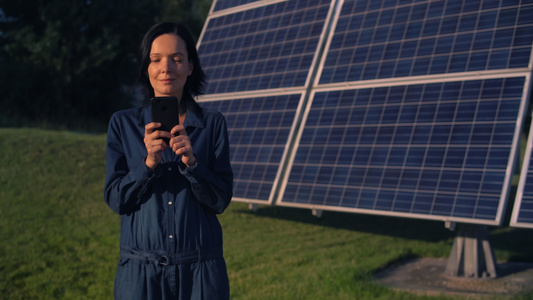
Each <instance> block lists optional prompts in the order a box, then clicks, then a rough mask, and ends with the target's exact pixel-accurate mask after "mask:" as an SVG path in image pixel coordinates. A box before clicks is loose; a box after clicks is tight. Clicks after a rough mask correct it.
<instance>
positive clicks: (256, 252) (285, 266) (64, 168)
mask: <svg viewBox="0 0 533 300" xmlns="http://www.w3.org/2000/svg"><path fill="white" fill-rule="evenodd" d="M0 149H1V151H0V240H1V241H2V242H1V243H0V299H112V296H113V279H114V275H115V268H116V265H117V262H118V246H119V245H118V240H119V217H118V215H116V214H114V213H113V212H112V211H111V210H110V209H109V208H108V207H107V205H106V204H105V203H104V200H103V185H104V173H105V135H85V134H78V133H72V132H58V131H44V130H38V129H0ZM220 221H221V223H222V226H223V229H224V241H225V245H224V251H225V257H226V261H227V264H228V272H229V276H230V284H231V294H232V299H444V297H429V296H427V297H423V296H414V295H412V294H409V293H404V292H397V291H394V290H391V289H388V288H385V287H382V286H379V285H377V284H376V283H375V282H374V281H373V280H372V277H373V274H374V273H375V272H376V271H378V270H380V269H382V268H385V267H387V266H389V265H391V264H393V263H395V262H398V261H401V260H402V259H405V258H409V257H447V256H448V255H449V252H450V250H451V245H452V242H453V237H454V233H453V232H450V231H448V230H447V229H445V228H444V224H443V223H441V222H436V221H425V220H414V219H404V218H391V217H379V216H370V215H360V214H347V213H337V212H324V214H323V216H322V218H321V219H316V218H315V217H313V216H312V215H311V212H310V211H308V210H303V209H292V208H282V207H262V208H261V209H260V210H259V211H257V212H252V211H250V210H248V208H247V205H246V204H243V203H232V204H231V205H230V207H229V208H228V210H227V211H226V212H225V213H224V214H222V215H221V216H220ZM532 238H533V230H526V229H516V228H491V241H492V244H493V247H494V251H495V254H496V257H497V259H498V260H499V261H521V262H533V239H532ZM532 298H533V297H532V296H531V295H524V296H519V297H516V299H532Z"/></svg>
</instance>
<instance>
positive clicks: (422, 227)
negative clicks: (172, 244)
mask: <svg viewBox="0 0 533 300" xmlns="http://www.w3.org/2000/svg"><path fill="white" fill-rule="evenodd" d="M238 211H239V212H240V213H247V214H253V215H255V216H258V217H265V218H275V219H281V220H289V221H295V222H300V223H306V224H313V225H320V226H326V227H333V228H339V229H346V230H353V231H363V232H367V233H371V234H379V235H388V236H395V237H399V238H405V239H416V240H426V241H431V242H438V241H442V240H447V239H450V238H453V237H454V236H455V234H454V232H452V231H450V230H448V229H446V228H445V227H444V223H443V222H439V221H429V220H421V219H409V218H401V217H388V216H377V215H367V214H356V213H344V212H335V211H323V212H322V216H321V217H320V218H318V217H316V216H314V215H313V214H312V213H311V211H310V210H309V209H300V208H291V207H280V206H266V207H260V208H259V209H258V210H257V211H255V212H254V211H252V210H247V209H241V210H238Z"/></svg>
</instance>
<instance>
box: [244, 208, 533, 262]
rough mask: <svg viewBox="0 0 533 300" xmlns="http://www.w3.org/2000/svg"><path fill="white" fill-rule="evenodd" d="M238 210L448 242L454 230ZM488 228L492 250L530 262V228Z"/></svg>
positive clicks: (430, 224) (391, 220)
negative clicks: (504, 252)
mask: <svg viewBox="0 0 533 300" xmlns="http://www.w3.org/2000/svg"><path fill="white" fill-rule="evenodd" d="M237 211H238V212H239V213H244V214H252V215H254V216H257V217H263V218H274V219H280V220H288V221H294V222H300V223H305V224H312V225H320V226H326V227H332V228H339V229H345V230H353V231H362V232H367V233H371V234H377V235H387V236H394V237H398V238H404V239H411V240H424V241H429V242H440V241H446V240H450V244H451V241H452V240H453V239H454V238H455V236H456V232H457V231H451V230H449V229H447V228H445V226H444V223H443V222H441V221H433V220H423V219H411V218H403V217H388V216H378V215H367V214H355V213H343V212H334V211H323V213H322V216H321V217H320V218H318V217H316V216H313V214H312V213H311V211H310V210H309V209H300V208H291V207H280V206H262V207H260V208H259V209H258V210H257V211H252V210H249V209H239V210H237ZM507 224H508V223H507ZM489 231H490V242H491V244H492V246H493V248H494V250H501V251H506V252H508V253H510V256H509V261H517V262H533V255H532V253H533V230H531V229H520V228H509V227H503V228H502V227H494V226H490V227H489ZM450 250H451V247H450Z"/></svg>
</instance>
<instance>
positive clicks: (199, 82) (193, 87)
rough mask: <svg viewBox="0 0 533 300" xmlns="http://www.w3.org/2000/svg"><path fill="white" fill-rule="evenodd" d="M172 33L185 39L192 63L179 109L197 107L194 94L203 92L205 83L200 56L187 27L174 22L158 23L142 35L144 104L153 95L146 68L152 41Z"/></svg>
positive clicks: (141, 68) (141, 78)
mask: <svg viewBox="0 0 533 300" xmlns="http://www.w3.org/2000/svg"><path fill="white" fill-rule="evenodd" d="M167 33H172V34H175V35H177V36H179V37H181V38H182V39H183V41H185V44H186V47H187V54H188V56H189V62H192V64H193V70H192V74H191V75H190V76H189V77H188V78H187V81H186V82H185V86H184V87H183V99H181V101H180V102H181V104H180V106H181V107H180V109H185V110H186V109H187V108H188V107H189V108H195V107H198V104H197V103H196V101H194V98H193V97H195V96H198V95H202V94H203V87H204V84H205V77H206V76H205V73H204V71H203V70H202V67H201V66H200V58H199V57H198V51H197V50H196V44H195V43H194V40H193V38H192V35H191V34H190V32H189V30H188V29H187V27H185V26H184V25H182V24H180V23H176V22H161V23H158V24H156V25H154V26H152V28H150V30H148V32H147V33H146V34H145V35H144V38H143V40H142V42H141V46H140V48H139V79H140V81H141V84H142V85H143V87H144V91H145V96H146V97H145V100H144V104H148V103H149V101H150V99H151V98H152V97H154V88H153V87H152V85H151V84H150V79H149V78H148V74H147V70H148V65H149V64H150V51H151V50H152V43H153V41H154V40H155V39H156V38H157V37H158V36H160V35H163V34H167Z"/></svg>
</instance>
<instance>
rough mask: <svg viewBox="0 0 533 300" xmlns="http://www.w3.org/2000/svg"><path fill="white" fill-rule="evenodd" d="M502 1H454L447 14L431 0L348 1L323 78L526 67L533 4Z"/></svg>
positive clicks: (355, 78)
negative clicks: (404, 0) (394, 1)
mask: <svg viewBox="0 0 533 300" xmlns="http://www.w3.org/2000/svg"><path fill="white" fill-rule="evenodd" d="M439 3H442V2H440V1H439ZM503 5H506V7H499V8H494V7H493V5H485V6H483V9H484V10H479V7H480V3H479V2H474V3H470V2H468V1H465V2H464V5H462V3H461V2H456V1H447V2H446V9H445V13H444V15H442V14H441V13H439V12H438V11H439V9H442V7H441V5H439V4H434V5H433V4H431V3H427V2H426V3H410V4H406V5H405V6H394V5H391V4H386V5H384V6H383V8H382V10H378V11H369V10H365V9H361V7H360V6H363V5H362V3H361V2H360V1H345V4H344V7H343V9H342V12H341V15H340V17H339V20H338V25H337V27H336V30H335V33H334V36H333V39H332V42H331V45H330V48H329V52H328V55H327V58H326V64H325V67H324V71H323V74H322V77H321V80H320V83H321V84H326V83H334V82H344V81H358V80H371V79H383V78H391V77H404V76H421V75H430V74H441V73H455V72H468V71H479V70H491V69H499V68H518V67H526V66H527V64H528V62H529V56H530V54H531V42H532V40H533V37H532V35H533V30H532V27H531V21H530V20H532V19H533V7H532V4H531V3H527V4H523V5H522V6H521V7H519V6H518V5H517V4H516V3H504V4H503ZM392 16H394V17H392ZM526 20H527V21H526ZM517 24H518V25H517ZM509 55H510V58H511V59H510V60H509Z"/></svg>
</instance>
